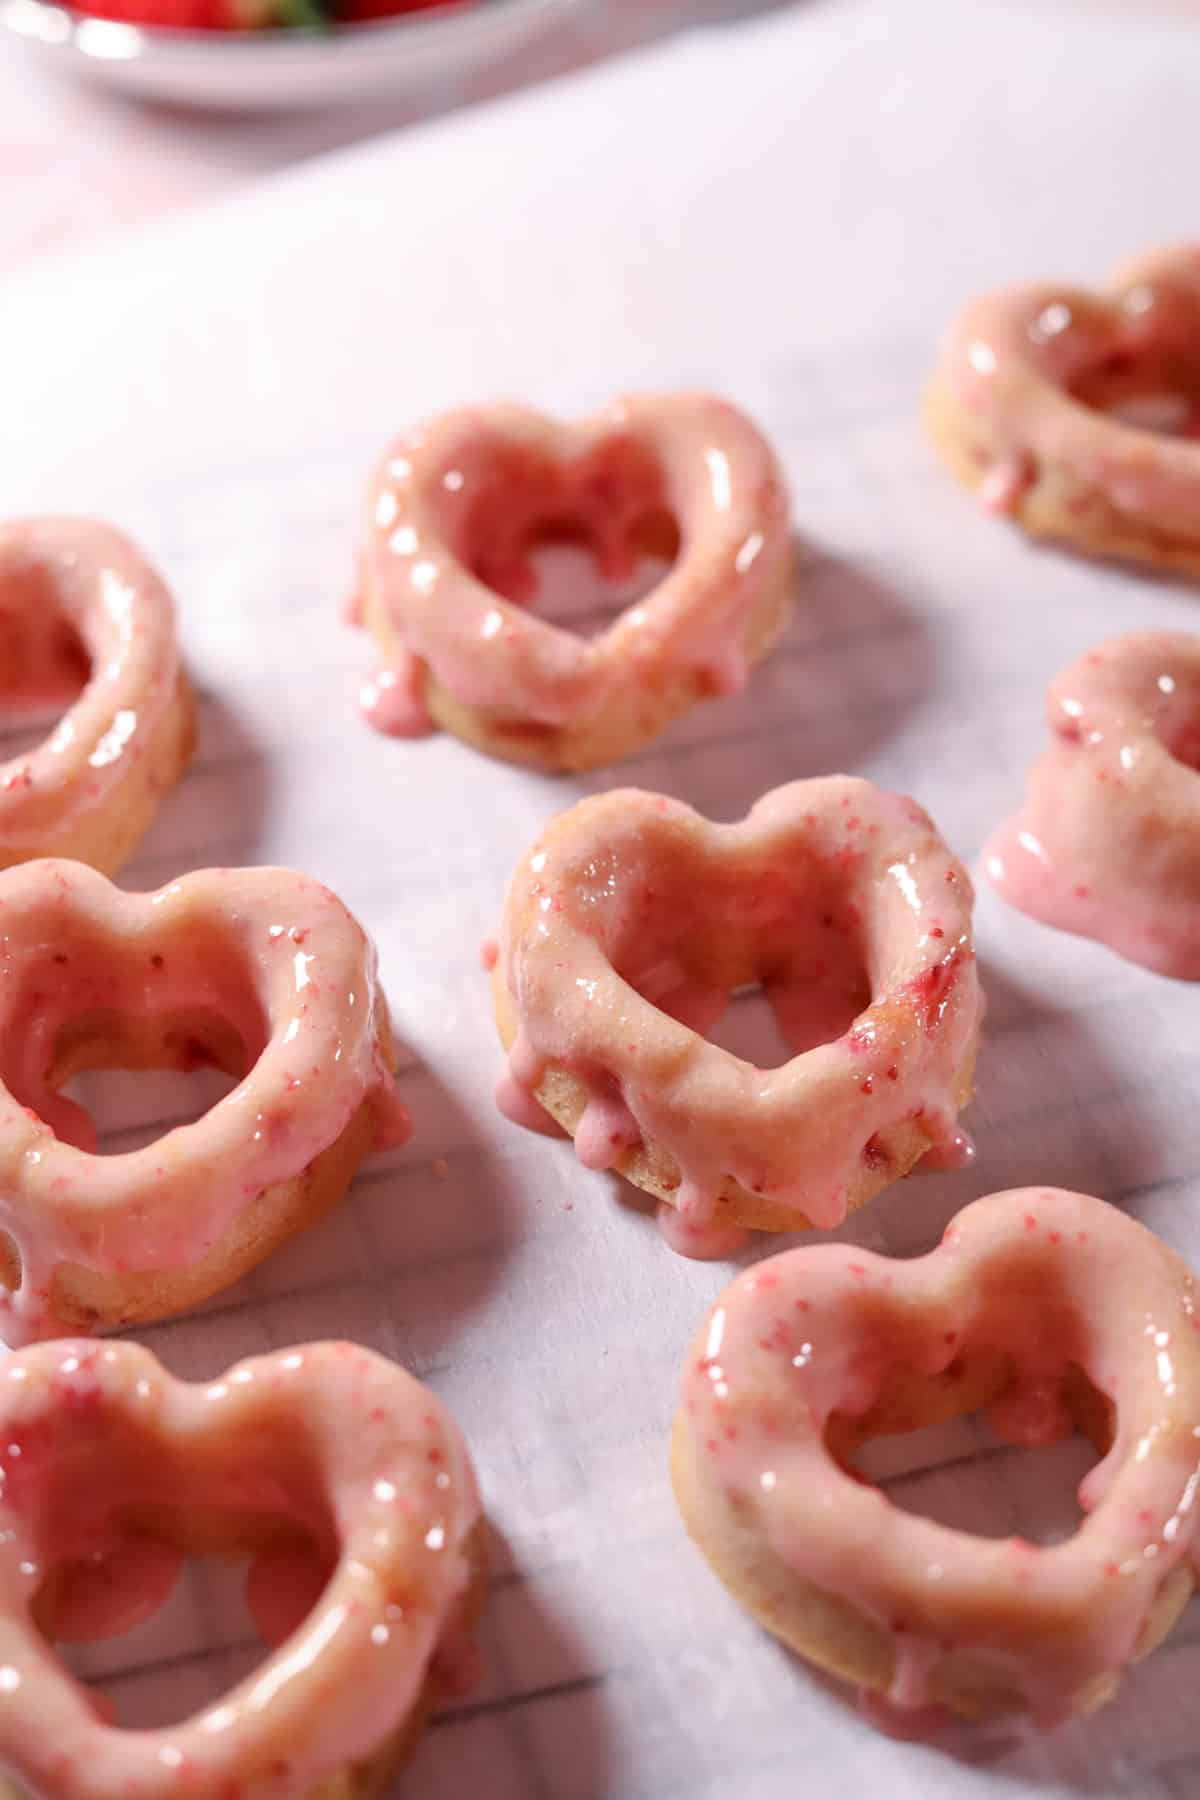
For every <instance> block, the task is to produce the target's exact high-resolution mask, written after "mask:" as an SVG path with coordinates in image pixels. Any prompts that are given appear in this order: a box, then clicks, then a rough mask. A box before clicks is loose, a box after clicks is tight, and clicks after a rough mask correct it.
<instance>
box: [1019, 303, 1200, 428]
mask: <svg viewBox="0 0 1200 1800" xmlns="http://www.w3.org/2000/svg"><path fill="white" fill-rule="evenodd" d="M1150 294H1151V290H1143V296H1145V295H1150ZM1047 310H1048V312H1051V313H1052V312H1053V309H1052V308H1050V309H1047ZM1043 316H1045V315H1043ZM1050 322H1051V323H1052V324H1053V323H1054V322H1055V321H1054V320H1053V319H1052V320H1051V321H1050ZM1198 327H1200V313H1198V312H1197V310H1196V307H1195V304H1194V303H1192V302H1185V301H1183V300H1181V299H1179V298H1177V297H1173V296H1170V295H1167V294H1162V295H1159V296H1157V297H1151V299H1150V304H1149V305H1147V306H1144V307H1141V308H1140V309H1135V310H1134V311H1132V312H1127V313H1126V315H1125V316H1124V317H1123V319H1122V322H1121V326H1120V328H1119V329H1118V331H1117V332H1116V333H1115V334H1113V333H1111V332H1106V333H1098V334H1097V335H1096V338H1095V339H1094V340H1093V341H1092V343H1091V344H1090V345H1089V347H1088V348H1089V350H1090V354H1089V353H1086V352H1085V354H1084V356H1083V359H1082V361H1081V364H1080V366H1078V367H1077V368H1076V369H1075V370H1074V371H1073V374H1072V377H1071V379H1070V380H1069V381H1068V384H1067V389H1068V392H1069V393H1071V394H1072V396H1073V397H1074V398H1075V399H1076V400H1079V401H1080V402H1081V403H1082V404H1083V405H1084V406H1086V407H1088V408H1090V409H1091V410H1092V411H1093V412H1100V413H1106V414H1107V415H1108V416H1109V417H1110V418H1113V419H1116V420H1118V421H1120V422H1121V423H1122V424H1124V425H1128V426H1131V427H1132V428H1134V429H1135V430H1138V431H1146V432H1151V433H1153V434H1155V435H1157V436H1162V437H1182V438H1196V437H1200V349H1198V348H1197V345H1198V343H1200V331H1198Z"/></svg>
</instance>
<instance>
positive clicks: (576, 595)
mask: <svg viewBox="0 0 1200 1800" xmlns="http://www.w3.org/2000/svg"><path fill="white" fill-rule="evenodd" d="M654 531H655V526H654V523H653V521H652V520H650V519H648V520H647V521H646V522H645V533H646V536H645V539H644V541H645V542H646V543H651V542H654V541H656V540H655V539H654V537H653V535H652V534H653V533H654ZM657 543H658V544H659V545H660V546H662V545H664V544H665V545H670V546H671V548H670V550H669V553H668V554H661V553H660V552H659V551H658V550H652V549H648V548H647V549H642V548H641V547H640V541H632V542H631V544H630V552H629V558H628V561H627V562H626V561H624V560H622V561H620V562H617V563H615V564H613V563H610V562H608V561H607V560H606V559H605V558H604V556H603V554H602V549H601V546H600V545H599V543H598V542H597V541H596V540H594V539H589V538H588V537H587V536H586V535H585V534H583V533H581V532H580V531H578V530H577V529H572V528H571V526H570V524H569V522H568V523H566V524H565V525H564V528H563V529H561V530H559V529H556V528H555V527H554V526H553V525H550V526H549V527H548V528H547V529H546V531H545V532H544V533H542V534H539V536H538V537H537V538H536V539H535V540H533V541H531V543H530V545H529V547H528V549H527V552H526V562H527V566H528V570H529V573H530V575H531V577H532V581H533V584H534V585H533V590H532V598H531V599H521V597H520V596H519V595H512V596H507V595H506V596H505V597H506V598H517V599H518V601H519V603H521V604H528V605H532V606H533V607H535V608H536V610H537V612H538V615H539V616H540V617H541V618H544V619H546V620H547V621H548V622H549V623H550V624H552V625H558V626H561V627H562V628H563V629H564V630H566V631H572V632H574V633H575V635H576V637H582V638H591V637H599V636H600V635H601V634H602V633H603V632H605V631H607V629H608V627H609V626H610V625H611V624H612V621H613V619H614V618H615V617H616V615H617V614H618V613H621V612H624V611H625V609H626V608H627V607H630V606H635V605H636V604H637V602H638V601H639V600H644V599H645V597H646V595H647V594H649V593H651V592H652V591H653V589H654V588H656V587H657V586H658V584H659V583H660V582H661V581H662V579H663V577H664V576H665V575H666V573H667V572H668V570H669V569H670V567H671V564H672V563H673V562H674V560H675V551H676V549H677V547H678V532H677V531H676V530H675V526H674V521H673V520H670V519H669V518H668V519H667V529H666V530H664V531H661V532H660V533H659V535H658V537H657ZM489 585H492V584H489ZM525 591H526V592H527V591H528V590H527V589H526V590H525Z"/></svg>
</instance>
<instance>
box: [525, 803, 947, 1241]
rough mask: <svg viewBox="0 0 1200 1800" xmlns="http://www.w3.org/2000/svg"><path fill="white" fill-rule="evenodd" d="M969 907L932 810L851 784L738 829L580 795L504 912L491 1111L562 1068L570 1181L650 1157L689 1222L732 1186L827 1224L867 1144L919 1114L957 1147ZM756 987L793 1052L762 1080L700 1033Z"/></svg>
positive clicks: (780, 806) (534, 855) (664, 808)
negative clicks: (500, 1051) (504, 1044)
mask: <svg viewBox="0 0 1200 1800" xmlns="http://www.w3.org/2000/svg"><path fill="white" fill-rule="evenodd" d="M972 900H973V894H972V889H971V883H970V881H969V879H968V877H967V875H966V872H965V871H964V870H963V868H962V866H961V865H960V864H959V863H958V862H957V861H956V860H955V858H954V857H953V856H952V855H951V854H950V852H949V851H948V850H947V849H946V846H945V845H944V843H943V842H942V840H941V839H940V837H939V836H938V834H937V832H936V830H935V829H934V827H933V825H932V823H931V821H930V820H929V817H928V815H927V814H926V813H924V812H923V811H922V810H921V808H920V807H919V806H917V805H916V803H915V802H914V801H912V800H908V799H904V798H902V797H900V796H898V795H895V794H888V793H884V792H883V791H882V790H880V789H878V788H876V787H873V786H872V785H871V783H870V782H867V781H860V780H855V779H852V778H850V777H847V776H833V777H829V778H828V779H824V780H817V781H797V782H793V783H792V784H790V785H789V786H787V787H782V788H777V789H776V790H775V791H774V792H773V793H770V794H768V795H766V796H765V797H764V798H763V799H762V800H760V801H758V803H757V804H756V805H755V806H754V808H753V809H752V811H751V812H750V814H749V816H748V817H747V818H746V819H745V820H743V821H742V822H741V823H740V824H735V825H713V824H710V823H709V822H708V821H707V820H705V819H702V818H701V817H700V815H699V814H698V813H695V812H693V811H692V810H691V808H690V807H687V806H684V805H682V804H681V803H680V802H678V801H675V800H668V799H665V798H664V797H662V796H661V795H656V794H647V793H642V792H639V791H637V790H633V789H624V790H617V791H614V792H611V793H608V794H603V795H599V796H597V797H595V798H593V799H588V800H584V801H582V802H581V803H580V804H579V805H578V806H576V807H574V808H572V809H571V811H569V812H567V813H564V814H561V815H560V816H559V817H558V818H556V819H554V820H552V821H551V823H550V825H549V826H548V827H547V829H546V831H545V833H544V834H543V837H542V839H541V841H540V842H539V843H538V844H536V845H535V846H534V848H533V850H532V851H531V852H530V854H529V855H528V856H527V857H526V858H525V860H524V861H523V862H522V863H521V865H520V866H519V867H518V869H517V871H516V873H515V875H514V876H513V879H512V883H511V885H510V887H509V892H508V897H507V900H506V902H505V907H504V916H503V923H502V930H501V959H500V965H499V972H500V973H501V974H502V976H503V979H504V981H505V983H506V984H507V988H508V991H509V994H510V995H511V996H512V1000H513V1003H514V1007H515V1011H516V1015H517V1018H518V1021H519V1031H518V1034H517V1037H516V1039H515V1041H514V1043H513V1044H512V1047H511V1049H510V1052H509V1059H508V1068H507V1074H506V1076H505V1078H504V1082H503V1084H502V1087H503V1094H504V1100H505V1104H504V1105H503V1110H505V1111H506V1113H507V1114H508V1116H509V1117H513V1116H514V1111H515V1107H514V1104H513V1095H514V1092H515V1093H517V1094H523V1095H524V1096H525V1100H524V1102H523V1103H522V1104H526V1105H528V1104H536V1102H534V1101H533V1099H532V1095H533V1090H534V1089H535V1088H536V1087H537V1086H538V1084H539V1083H540V1081H541V1080H542V1077H543V1075H544V1073H545V1071H546V1069H547V1067H548V1066H549V1065H557V1066H563V1067H566V1068H568V1069H569V1070H570V1071H571V1072H572V1073H573V1074H574V1075H576V1076H577V1077H578V1078H579V1079H580V1080H581V1081H582V1082H583V1083H584V1085H585V1087H586V1089H587V1091H588V1103H587V1108H586V1111H585V1112H584V1115H583V1118H582V1120H581V1121H580V1124H579V1126H578V1129H577V1131H576V1136H575V1147H576V1151H577V1154H578V1155H579V1159H580V1161H581V1162H583V1163H585V1164H586V1165H587V1166H588V1167H590V1168H606V1167H608V1166H610V1165H611V1164H612V1163H613V1162H614V1161H615V1160H616V1159H617V1158H618V1157H619V1156H620V1155H621V1154H622V1152H623V1151H625V1150H627V1149H628V1148H629V1147H630V1146H631V1145H633V1144H636V1143H638V1142H639V1141H644V1142H647V1143H655V1144H658V1145H661V1146H663V1147H665V1149H666V1150H667V1151H668V1152H669V1153H670V1155H671V1156H672V1157H673V1158H674V1159H675V1161H676V1163H677V1164H678V1166H679V1169H680V1174H681V1181H680V1186H679V1189H678V1191H677V1193H676V1195H675V1197H674V1201H673V1204H674V1206H675V1207H676V1208H677V1209H678V1210H679V1212H680V1213H682V1214H683V1215H685V1217H686V1219H687V1221H688V1223H689V1224H690V1225H691V1226H706V1225H708V1224H709V1223H711V1221H712V1216H713V1212H714V1210H715V1206H716V1201H717V1197H718V1195H719V1194H720V1192H721V1189H722V1187H723V1184H724V1182H725V1180H726V1178H727V1177H729V1176H732V1177H733V1178H734V1179H736V1180H737V1181H738V1182H740V1183H741V1185H742V1186H743V1187H744V1188H746V1189H748V1190H750V1191H751V1192H752V1193H754V1194H758V1195H762V1196H764V1197H766V1198H768V1199H770V1200H771V1201H773V1202H775V1203H782V1204H783V1205H785V1206H787V1207H789V1208H794V1209H795V1210H796V1212H797V1214H801V1213H802V1214H804V1215H806V1216H807V1218H808V1219H809V1220H810V1221H811V1222H812V1223H813V1224H815V1225H818V1226H824V1227H829V1226H834V1225H838V1224H840V1223H841V1221H842V1220H843V1219H844V1217H845V1215H846V1207H847V1197H848V1194H849V1191H850V1188H851V1186H852V1184H853V1183H854V1182H855V1181H856V1180H857V1179H858V1177H859V1175H860V1173H861V1170H862V1167H863V1163H864V1159H865V1160H866V1161H867V1162H868V1163H870V1161H871V1158H872V1157H873V1156H875V1155H876V1154H878V1151H877V1147H876V1137H877V1134H879V1133H880V1132H884V1131H886V1130H888V1129H889V1128H890V1127H893V1126H896V1125H899V1124H902V1123H904V1122H905V1121H909V1120H916V1121H918V1122H919V1123H920V1125H921V1128H922V1130H923V1131H924V1132H925V1133H926V1135H927V1136H928V1138H929V1141H930V1143H931V1145H933V1144H941V1143H950V1142H952V1141H953V1140H954V1137H955V1123H956V1121H955V1113H956V1097H955V1096H956V1083H957V1081H958V1080H959V1078H960V1075H961V1071H962V1069H963V1065H964V1061H965V1060H966V1059H967V1058H968V1057H969V1054H970V1050H971V1046H972V1045H973V1042H974V1037H975V1033H976V1031H977V1028H978V1022H979V1017H980V1012H981V1007H982V999H981V995H980V991H979V985H978V978H977V975H976V970H975V959H974V951H973V947H972V937H971V906H972ZM718 969H724V970H725V972H726V976H727V979H725V980H722V979H720V978H718V977H716V976H715V971H717V970H718ZM751 981H753V982H757V981H761V983H762V986H763V989H764V991H765V993H766V995H767V998H768V999H769V1001H770V1004H771V1006H772V1008H773V1010H774V1012H775V1015H776V1019H777V1021H778V1023H779V1027H780V1030H781V1032H782V1034H783V1036H784V1038H785V1040H786V1042H787V1043H788V1045H789V1047H790V1048H791V1049H792V1050H793V1051H794V1052H796V1054H794V1055H793V1057H792V1059H791V1060H790V1061H789V1062H786V1063H785V1064H784V1065H783V1066H782V1067H781V1068H778V1069H758V1068H754V1067H753V1066H752V1065H751V1064H749V1063H746V1062H743V1061H741V1060H740V1059H739V1058H737V1057H735V1056H733V1055H731V1054H730V1053H729V1052H727V1051H725V1050H723V1049H721V1048H720V1047H718V1046H717V1045H715V1044H712V1043H709V1042H708V1041H707V1040H706V1039H705V1038H704V1037H703V1035H701V1034H702V1033H703V1032H704V1031H706V1030H707V1029H709V1028H710V1027H711V1026H712V1024H713V1023H714V1022H715V1020H716V1019H717V1018H719V1016H720V1014H721V1013H722V1012H723V1011H724V1008H725V1005H726V1002H727V999H728V996H729V993H730V991H731V989H732V988H733V987H735V986H739V985H743V984H744V983H746V982H751ZM521 1122H522V1123H524V1122H526V1121H525V1120H524V1119H522V1120H521ZM680 1237H681V1234H680V1233H679V1232H678V1231H677V1232H674V1234H673V1241H679V1240H680Z"/></svg>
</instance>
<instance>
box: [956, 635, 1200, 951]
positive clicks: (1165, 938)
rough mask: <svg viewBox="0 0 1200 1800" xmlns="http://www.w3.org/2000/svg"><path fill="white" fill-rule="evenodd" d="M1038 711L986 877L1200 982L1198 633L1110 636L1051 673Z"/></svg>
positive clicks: (1066, 925) (1063, 919)
mask: <svg viewBox="0 0 1200 1800" xmlns="http://www.w3.org/2000/svg"><path fill="white" fill-rule="evenodd" d="M1046 716H1047V719H1048V722H1049V725H1050V731H1051V745H1050V748H1049V749H1048V750H1047V751H1046V753H1045V754H1044V755H1043V756H1042V757H1040V758H1039V760H1038V761H1037V762H1036V763H1035V764H1034V765H1033V767H1032V768H1031V769H1030V771H1029V779H1028V785H1027V788H1026V795H1025V805H1024V808H1023V809H1022V811H1021V812H1020V813H1018V814H1017V816H1016V817H1015V818H1013V819H1010V820H1009V821H1008V823H1007V824H1006V825H1004V826H1002V827H1001V829H1000V830H999V831H998V832H997V833H996V834H995V836H994V837H993V838H992V840H991V842H990V843H989V844H988V845H987V848H986V849H985V851H984V858H983V860H984V867H985V868H986V870H987V872H988V875H989V877H990V879H991V880H992V881H993V882H994V883H995V884H996V886H997V887H998V888H999V889H1000V892H1001V893H1002V894H1003V895H1004V896H1005V898H1006V899H1007V900H1010V901H1011V902H1012V904H1013V905H1014V906H1018V907H1020V908H1021V910H1022V912H1027V913H1032V914H1033V916H1034V917H1035V918H1038V919H1044V920H1045V921H1046V923H1047V924H1048V925H1057V926H1059V927H1060V928H1061V929H1062V930H1064V931H1077V932H1079V933H1081V935H1083V936H1084V937H1092V938H1098V939H1099V940H1100V941H1101V942H1102V943H1105V944H1109V945H1111V946H1112V948H1113V949H1114V950H1117V951H1119V952H1120V954H1121V955H1122V956H1127V957H1129V958H1130V960H1131V961H1133V962H1138V963H1143V964H1144V965H1145V966H1146V968H1149V969H1154V970H1156V971H1157V972H1158V973H1159V974H1160V975H1174V976H1176V977H1177V978H1180V979H1183V980H1187V981H1200V637H1191V636H1188V635H1186V634H1185V633H1183V632H1167V631H1153V632H1151V631H1147V632H1133V633H1131V634H1130V635H1129V636H1127V637H1118V638H1110V639H1109V641H1108V642H1107V643H1104V644H1100V645H1098V646H1097V648H1096V649H1095V650H1090V651H1088V653H1087V655H1086V656H1081V657H1080V659H1079V661H1078V662H1076V663H1073V664H1072V665H1071V667H1070V668H1069V669H1065V670H1064V671H1063V673H1062V674H1061V675H1059V676H1057V677H1056V678H1055V680H1054V681H1053V682H1052V683H1051V686H1050V690H1049V693H1048V694H1047V697H1046Z"/></svg>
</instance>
